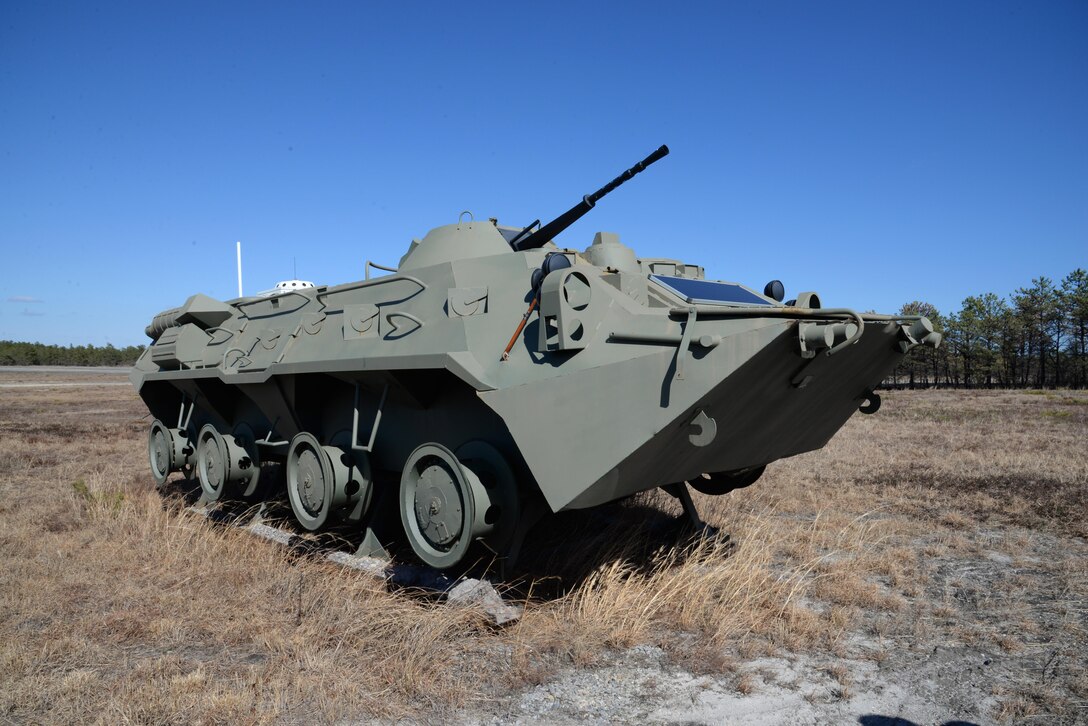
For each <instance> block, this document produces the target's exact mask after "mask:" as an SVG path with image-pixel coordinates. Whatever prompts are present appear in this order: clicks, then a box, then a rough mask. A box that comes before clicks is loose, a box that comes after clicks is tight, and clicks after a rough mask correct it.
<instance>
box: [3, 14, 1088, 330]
mask: <svg viewBox="0 0 1088 726" xmlns="http://www.w3.org/2000/svg"><path fill="white" fill-rule="evenodd" d="M304 5H305V7H304ZM662 143H667V144H668V145H669V146H670V147H671V149H672V154H671V155H670V156H669V157H668V158H666V159H664V160H663V161H661V162H659V163H658V164H657V165H655V166H654V167H653V168H652V169H651V170H650V171H649V172H648V173H646V174H643V175H641V176H640V177H638V178H637V179H636V180H634V181H633V182H631V183H630V184H629V185H627V186H625V187H624V188H623V189H621V190H619V191H618V192H616V193H615V194H613V195H612V196H610V197H609V198H607V199H605V200H603V201H602V202H601V203H600V204H599V205H598V206H597V208H596V209H595V210H594V211H593V212H591V213H590V215H589V216H587V217H585V218H584V219H583V220H582V221H580V222H579V223H578V224H577V225H575V226H574V227H572V228H571V229H570V230H569V231H568V232H567V233H565V234H564V235H563V236H562V237H560V240H561V241H562V242H563V243H564V244H566V245H568V246H571V247H578V248H581V247H584V246H585V245H587V244H588V243H589V242H590V241H591V239H592V236H593V233H594V232H595V231H597V230H607V231H614V232H618V233H619V234H620V237H621V239H622V240H623V241H625V242H626V243H628V244H630V245H631V246H633V247H634V248H635V249H636V251H637V252H638V253H639V254H641V255H644V256H673V257H679V258H682V259H684V260H686V261H688V262H696V263H700V264H702V265H704V266H705V267H706V270H707V275H708V277H712V278H716V279H725V280H736V281H740V282H744V283H746V284H749V285H751V286H753V287H758V288H762V286H763V284H764V283H765V282H766V281H767V280H768V279H771V278H780V279H781V280H782V281H783V282H784V283H785V285H786V289H787V293H788V294H790V295H791V296H792V294H795V293H796V292H798V291H802V290H816V291H818V292H820V294H821V296H822V298H823V300H824V304H826V305H833V306H852V307H856V308H858V309H876V310H880V311H893V310H895V309H897V308H898V307H899V306H900V305H901V304H903V303H904V302H907V301H909V300H913V299H922V300H927V301H929V302H932V303H933V304H935V305H936V306H937V307H938V308H939V309H941V310H942V311H947V310H950V309H958V306H959V303H960V301H962V299H963V298H964V297H966V296H967V295H971V294H976V293H982V292H987V291H992V292H996V293H998V294H1000V295H1006V294H1008V293H1011V292H1012V291H1013V290H1015V289H1016V288H1017V287H1020V286H1025V285H1028V284H1029V283H1030V281H1031V278H1033V277H1037V276H1040V275H1046V276H1050V277H1052V278H1061V277H1062V276H1064V275H1065V274H1067V273H1069V272H1070V271H1072V270H1073V269H1074V268H1076V267H1086V266H1088V3H1086V2H1083V1H1081V0H1077V1H1075V2H1057V1H1053V2H1051V1H1047V2H1034V3H1007V2H979V3H970V2H952V3H944V2H912V3H899V4H892V3H875V2H856V3H836V2H821V3H810V2H802V3H763V2H751V3H705V4H697V3H660V2H654V3H604V2H596V3H589V2H578V3H561V2H550V3H509V2H503V3H494V4H487V5H483V4H471V3H438V2H434V3H430V2H414V3H407V2H402V3H377V2H343V3H338V2H313V3H306V4H303V3H293V4H286V3H284V4H278V3H269V2H260V3H252V4H248V5H245V4H235V3H222V2H215V3H189V2H185V3H179V2H169V3H168V2H138V3H122V2H110V3H97V2H92V1H88V2H71V3H51V2H33V3H32V2H4V3H0V338H10V339H16V340H40V341H42V342H47V343H60V344H69V343H87V342H90V343H95V344H104V343H106V342H111V343H113V344H114V345H128V344H133V343H142V342H145V340H146V339H145V338H144V336H143V332H142V331H143V327H144V325H146V324H147V322H148V321H149V320H150V318H151V317H152V316H153V315H154V314H155V313H157V312H159V311H160V310H161V309H163V308H166V307H171V306H174V305H178V304H180V303H181V302H182V301H184V299H185V298H186V297H187V296H188V295H189V294H191V293H193V292H204V293H206V294H209V295H212V296H215V297H220V298H229V297H233V296H234V294H235V292H236V278H235V267H234V242H235V240H242V244H243V254H244V258H245V281H246V291H247V292H254V291H257V290H261V289H266V288H268V287H271V286H272V285H273V284H274V283H275V282H277V281H278V280H281V279H287V278H290V277H292V271H293V269H292V266H293V264H297V270H298V276H299V277H301V278H303V279H308V280H313V281H315V282H316V283H318V284H334V283H340V282H346V281H349V280H354V279H360V278H361V277H362V274H363V265H364V262H365V261H366V260H367V259H368V258H369V259H373V260H375V261H377V262H383V263H386V264H395V263H396V261H397V259H399V257H400V255H401V254H402V253H403V252H404V250H405V248H406V246H407V244H408V242H409V241H410V240H411V238H412V237H422V236H423V234H425V233H426V232H427V230H428V229H430V228H432V227H436V226H438V225H441V224H447V223H450V222H453V221H455V220H456V218H457V215H458V213H459V212H460V211H461V210H462V209H469V210H472V211H473V212H474V213H475V215H476V218H477V219H480V218H486V217H489V216H495V217H498V218H499V219H500V221H502V222H504V223H508V224H527V223H529V222H531V221H532V220H534V219H536V218H538V217H540V218H543V219H544V220H545V221H547V219H549V218H551V217H552V216H555V215H558V214H559V213H561V212H563V211H565V210H566V209H567V208H568V207H570V206H571V205H572V204H574V203H575V202H576V201H577V200H578V199H579V198H580V197H581V195H582V194H585V193H587V192H590V191H593V190H594V189H596V188H597V187H598V186H600V185H601V184H603V183H604V182H606V181H608V180H609V179H611V178H612V177H613V176H614V175H615V174H616V173H618V172H620V171H622V170H623V169H624V168H626V167H627V166H629V165H630V164H631V163H633V162H635V161H637V160H638V159H641V158H642V157H643V156H645V155H646V154H647V153H649V152H650V151H651V150H652V149H654V148H656V147H657V146H658V145H660V144H662Z"/></svg>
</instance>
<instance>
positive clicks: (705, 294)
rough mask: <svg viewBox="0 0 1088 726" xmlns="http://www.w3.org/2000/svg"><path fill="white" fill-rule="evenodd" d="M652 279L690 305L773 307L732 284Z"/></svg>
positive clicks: (654, 276) (684, 279) (665, 278)
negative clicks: (718, 304)
mask: <svg viewBox="0 0 1088 726" xmlns="http://www.w3.org/2000/svg"><path fill="white" fill-rule="evenodd" d="M650 279H651V280H653V281H654V282H656V283H657V284H659V285H661V286H663V287H665V288H666V289H668V290H669V291H671V292H674V293H676V294H677V295H679V296H680V297H682V298H684V299H685V300H687V301H688V302H689V303H711V304H714V303H735V304H738V305H773V304H774V303H772V302H770V301H768V300H767V298H765V297H761V296H759V295H757V294H755V293H754V292H752V291H751V290H748V289H746V288H743V287H741V286H740V285H737V284H735V283H732V282H710V281H709V280H692V279H689V278H686V277H666V276H665V275H650Z"/></svg>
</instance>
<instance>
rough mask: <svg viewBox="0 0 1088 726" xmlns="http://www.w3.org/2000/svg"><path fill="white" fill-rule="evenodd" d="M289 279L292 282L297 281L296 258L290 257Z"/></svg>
mask: <svg viewBox="0 0 1088 726" xmlns="http://www.w3.org/2000/svg"><path fill="white" fill-rule="evenodd" d="M291 279H293V280H297V279H298V258H297V257H292V258H291Z"/></svg>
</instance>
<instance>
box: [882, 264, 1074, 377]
mask: <svg viewBox="0 0 1088 726" xmlns="http://www.w3.org/2000/svg"><path fill="white" fill-rule="evenodd" d="M899 312H900V313H901V314H921V315H925V316H927V317H928V318H929V319H930V320H931V321H932V322H933V324H934V325H935V326H936V327H937V329H938V330H941V331H943V332H944V341H943V342H942V343H941V347H940V348H938V349H937V350H933V349H932V348H929V347H924V346H919V347H917V348H915V349H914V351H912V354H911V355H910V356H908V357H907V358H906V359H905V360H904V361H903V363H902V364H901V365H900V366H899V367H898V368H897V369H896V371H895V375H894V379H893V381H890V382H893V383H895V384H899V385H904V384H905V385H907V386H910V387H915V386H953V387H966V388H974V387H984V388H1048V387H1058V386H1063V387H1069V388H1084V387H1086V386H1088V272H1085V271H1084V270H1082V269H1077V270H1074V271H1073V272H1071V273H1069V274H1068V275H1066V277H1065V279H1063V280H1062V281H1061V283H1059V284H1057V285H1055V284H1054V282H1053V281H1052V280H1051V279H1050V278H1047V277H1038V278H1036V279H1034V280H1032V281H1031V287H1022V288H1020V289H1018V290H1017V291H1016V292H1014V293H1013V294H1012V296H1011V297H1010V298H1009V299H1004V298H1000V297H998V296H997V295H995V294H993V293H992V292H988V293H985V294H982V295H972V296H971V297H968V298H967V299H965V300H964V301H963V303H962V306H961V309H960V310H959V311H958V312H954V313H949V314H947V315H944V314H941V313H940V312H939V311H938V310H937V309H936V308H934V307H933V306H932V305H930V304H929V303H925V302H920V301H915V302H911V303H907V304H906V305H904V306H903V307H902V308H901V309H900V311H899Z"/></svg>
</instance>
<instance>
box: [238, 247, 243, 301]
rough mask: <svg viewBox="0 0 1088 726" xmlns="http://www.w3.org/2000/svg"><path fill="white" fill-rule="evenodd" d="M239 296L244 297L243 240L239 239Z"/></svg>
mask: <svg viewBox="0 0 1088 726" xmlns="http://www.w3.org/2000/svg"><path fill="white" fill-rule="evenodd" d="M238 297H242V240H238Z"/></svg>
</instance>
